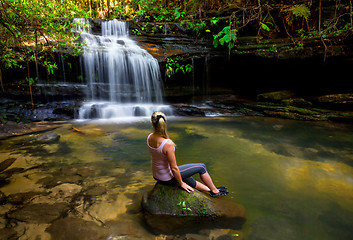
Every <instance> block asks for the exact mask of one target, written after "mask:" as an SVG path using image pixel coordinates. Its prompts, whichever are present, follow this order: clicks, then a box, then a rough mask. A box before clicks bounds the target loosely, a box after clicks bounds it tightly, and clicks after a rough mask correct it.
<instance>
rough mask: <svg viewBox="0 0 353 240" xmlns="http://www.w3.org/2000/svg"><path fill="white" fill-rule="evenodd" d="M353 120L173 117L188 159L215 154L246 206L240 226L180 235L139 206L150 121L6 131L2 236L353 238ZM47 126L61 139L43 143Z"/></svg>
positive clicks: (215, 164)
mask: <svg viewBox="0 0 353 240" xmlns="http://www.w3.org/2000/svg"><path fill="white" fill-rule="evenodd" d="M351 129H352V128H351V125H344V124H339V125H338V124H333V123H329V122H303V121H294V120H283V119H273V118H265V117H215V118H202V117H200V118H177V117H174V118H172V117H171V118H169V119H168V130H169V131H168V132H169V135H170V137H171V139H173V141H174V142H175V143H176V144H177V148H176V156H177V161H178V164H179V165H181V164H185V163H192V162H203V163H205V164H206V165H207V167H208V170H209V172H210V174H211V176H212V178H213V180H214V182H215V184H216V185H217V186H218V185H219V186H221V185H225V186H227V187H228V190H229V192H230V193H229V194H228V196H226V197H225V198H227V199H228V200H230V201H234V202H236V203H238V204H241V205H243V206H244V207H245V209H246V213H247V221H246V223H245V224H244V225H243V228H242V229H202V230H200V231H199V232H196V233H190V234H186V235H185V234H181V235H178V236H165V235H155V234H153V233H152V232H151V231H150V230H149V229H148V227H147V226H146V225H145V223H144V220H143V215H142V213H141V209H140V201H141V197H142V195H143V193H144V192H146V191H148V190H150V189H151V188H152V187H153V185H154V183H155V180H154V179H153V178H152V176H151V170H150V156H149V153H148V149H147V146H146V137H147V135H148V134H149V133H150V132H151V126H150V123H149V119H148V118H140V119H139V120H138V121H134V122H121V123H113V122H104V123H102V122H100V121H86V122H77V121H74V122H67V123H64V124H62V125H60V127H58V128H56V129H54V130H52V131H49V132H46V133H39V134H32V135H25V136H20V137H13V138H8V139H5V140H1V143H0V159H2V160H1V161H2V163H1V165H0V170H1V171H0V173H1V174H0V191H1V192H3V193H4V195H6V201H5V200H3V201H2V200H1V197H0V202H1V201H2V205H0V236H3V237H4V236H5V239H6V238H10V237H11V236H12V237H15V239H16V238H18V239H42V240H43V239H66V240H67V239H109V240H113V239H195V238H196V237H198V238H197V239H212V238H214V239H216V238H217V237H224V239H244V240H246V239H249V240H254V239H268V240H270V239H271V240H276V239H308V240H311V239H320V240H336V239H340V240H342V239H347V240H348V239H352V238H353V132H352V130H351ZM43 134H54V136H56V134H57V135H59V136H60V138H59V139H58V138H55V139H54V140H52V141H49V142H45V143H44V142H42V141H38V140H36V138H35V137H36V136H41V135H43ZM5 161H6V164H5V163H4V162H5ZM9 236H10V237H9ZM167 237H168V238H167ZM225 237H228V238H225ZM222 239H223V238H222Z"/></svg>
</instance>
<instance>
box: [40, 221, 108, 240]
mask: <svg viewBox="0 0 353 240" xmlns="http://www.w3.org/2000/svg"><path fill="white" fill-rule="evenodd" d="M46 231H47V232H49V233H50V235H51V236H52V239H56V240H61V239H62V240H70V239H87V240H88V239H92V240H96V239H107V237H108V236H109V234H108V233H107V230H106V229H105V228H104V227H100V226H98V225H97V224H95V223H94V222H92V221H86V220H83V219H78V218H71V217H68V218H63V219H59V220H57V221H55V222H54V223H53V224H52V225H51V226H50V227H49V228H47V229H46Z"/></svg>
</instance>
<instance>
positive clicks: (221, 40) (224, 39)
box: [213, 26, 237, 49]
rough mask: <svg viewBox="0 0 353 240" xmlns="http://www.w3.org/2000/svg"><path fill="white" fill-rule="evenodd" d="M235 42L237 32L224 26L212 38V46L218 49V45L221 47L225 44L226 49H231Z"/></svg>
mask: <svg viewBox="0 0 353 240" xmlns="http://www.w3.org/2000/svg"><path fill="white" fill-rule="evenodd" d="M236 41H237V30H236V29H231V28H230V26H226V27H224V28H223V29H222V31H220V32H219V33H218V34H216V35H214V36H213V45H214V47H215V48H216V47H218V45H219V44H221V45H222V46H223V45H224V44H225V43H226V44H228V48H229V49H232V48H233V47H234V46H235V43H236Z"/></svg>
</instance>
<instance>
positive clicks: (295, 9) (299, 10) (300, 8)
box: [290, 4, 311, 19]
mask: <svg viewBox="0 0 353 240" xmlns="http://www.w3.org/2000/svg"><path fill="white" fill-rule="evenodd" d="M290 10H291V11H292V13H293V15H294V16H295V17H303V18H305V19H308V18H309V17H310V14H311V13H310V9H309V8H308V7H307V6H306V5H305V4H298V5H294V6H292V7H291V8H290Z"/></svg>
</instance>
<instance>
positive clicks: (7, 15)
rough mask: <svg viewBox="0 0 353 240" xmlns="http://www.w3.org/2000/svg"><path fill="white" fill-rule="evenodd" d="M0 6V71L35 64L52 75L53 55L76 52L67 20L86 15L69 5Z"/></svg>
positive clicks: (18, 0)
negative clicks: (70, 51)
mask: <svg viewBox="0 0 353 240" xmlns="http://www.w3.org/2000/svg"><path fill="white" fill-rule="evenodd" d="M0 6H1V7H0V19H1V21H0V25H1V28H0V34H1V36H2V37H1V38H0V52H2V53H4V54H1V55H0V68H3V69H4V68H24V67H25V66H26V64H25V62H29V61H36V62H37V63H39V64H41V65H43V66H45V67H47V69H48V72H49V73H50V74H53V71H54V69H55V68H56V64H55V63H54V60H53V59H54V57H53V55H52V53H53V52H55V51H57V50H58V49H62V48H70V49H71V50H72V51H73V52H77V51H79V49H80V45H79V44H78V43H76V41H75V40H76V39H77V38H78V37H77V36H75V35H74V34H73V33H72V32H71V31H70V30H71V28H72V21H71V20H69V19H71V18H73V17H82V16H88V15H87V13H86V12H85V11H83V10H82V9H80V8H79V7H78V6H77V5H76V4H75V3H74V2H73V1H70V0H51V1H49V0H2V1H1V2H0ZM65 19H67V20H65Z"/></svg>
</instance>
